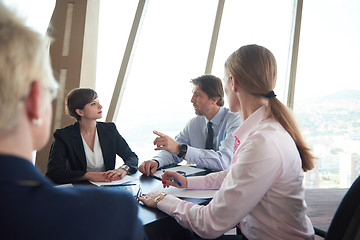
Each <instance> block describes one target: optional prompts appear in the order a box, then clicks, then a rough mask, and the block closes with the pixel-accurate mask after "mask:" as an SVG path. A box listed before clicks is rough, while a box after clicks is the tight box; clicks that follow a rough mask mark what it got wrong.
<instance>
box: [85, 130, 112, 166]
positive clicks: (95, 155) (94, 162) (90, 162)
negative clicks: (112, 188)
mask: <svg viewBox="0 0 360 240" xmlns="http://www.w3.org/2000/svg"><path fill="white" fill-rule="evenodd" d="M81 139H82V141H83V145H84V150H85V156H86V164H87V169H86V170H87V171H88V172H105V170H106V169H105V165H104V158H103V155H102V150H101V146H100V142H99V136H98V133H97V129H96V130H95V139H94V151H92V150H91V149H90V148H89V146H88V145H87V143H86V141H85V139H84V138H83V136H82V135H81Z"/></svg>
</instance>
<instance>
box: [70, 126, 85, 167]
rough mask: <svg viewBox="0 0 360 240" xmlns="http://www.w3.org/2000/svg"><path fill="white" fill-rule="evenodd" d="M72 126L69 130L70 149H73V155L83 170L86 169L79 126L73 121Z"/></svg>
mask: <svg viewBox="0 0 360 240" xmlns="http://www.w3.org/2000/svg"><path fill="white" fill-rule="evenodd" d="M73 126H74V129H73V131H72V132H71V137H70V144H71V145H72V149H73V150H74V154H75V157H76V158H77V160H78V161H79V162H80V164H81V167H82V168H83V169H84V170H86V168H87V163H86V155H85V150H84V144H83V141H82V139H81V134H80V126H79V123H78V122H77V123H75V124H74V125H73Z"/></svg>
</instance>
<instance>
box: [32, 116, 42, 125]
mask: <svg viewBox="0 0 360 240" xmlns="http://www.w3.org/2000/svg"><path fill="white" fill-rule="evenodd" d="M42 123H43V120H42V118H38V119H36V118H34V119H32V124H34V125H35V126H36V127H39V126H41V125H42Z"/></svg>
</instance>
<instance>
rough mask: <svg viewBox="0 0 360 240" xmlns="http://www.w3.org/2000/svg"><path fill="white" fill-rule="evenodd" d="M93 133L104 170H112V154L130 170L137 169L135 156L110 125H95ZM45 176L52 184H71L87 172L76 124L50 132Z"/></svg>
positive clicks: (112, 124)
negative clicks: (50, 141) (95, 134)
mask: <svg viewBox="0 0 360 240" xmlns="http://www.w3.org/2000/svg"><path fill="white" fill-rule="evenodd" d="M96 128H97V133H98V136H99V142H100V146H101V150H102V154H103V158H104V165H105V169H106V171H108V170H112V169H114V168H115V161H116V154H117V155H119V156H120V157H121V158H122V159H123V160H124V162H125V164H126V165H128V166H129V167H130V171H131V172H132V173H134V172H136V170H137V168H138V157H137V156H136V154H135V153H134V152H133V151H131V149H130V147H129V145H128V144H127V143H126V141H125V139H124V138H123V137H121V135H120V134H119V132H118V131H117V129H116V126H115V124H114V123H105V122H97V124H96ZM54 138H55V139H54V142H53V143H52V146H51V149H50V154H49V161H48V165H47V171H46V176H47V177H49V178H50V179H51V180H53V181H54V182H55V183H74V182H76V181H79V178H81V177H82V176H83V175H84V174H85V173H86V172H87V171H86V169H87V164H86V156H85V150H84V145H83V141H82V139H81V134H80V127H79V123H78V122H76V123H75V124H74V125H70V126H67V127H65V128H61V129H57V130H56V131H55V133H54Z"/></svg>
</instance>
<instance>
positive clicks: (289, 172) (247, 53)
mask: <svg viewBox="0 0 360 240" xmlns="http://www.w3.org/2000/svg"><path fill="white" fill-rule="evenodd" d="M276 71H277V69H276V61H275V58H274V56H273V54H272V53H271V52H270V51H269V50H268V49H266V48H264V47H261V46H258V45H248V46H243V47H241V48H240V49H238V50H237V51H235V52H234V53H233V54H231V55H230V57H229V58H228V59H227V61H226V63H225V77H224V84H225V93H226V95H227V98H228V101H229V105H230V110H231V111H232V112H239V113H240V115H241V116H242V118H243V120H244V122H243V124H242V125H241V126H240V127H239V128H238V129H237V130H236V131H235V132H234V134H233V135H234V138H235V144H234V156H233V159H232V164H231V166H230V169H229V170H225V171H222V172H218V173H213V174H209V175H207V176H201V177H189V178H185V177H183V176H181V175H180V174H177V173H174V172H165V174H164V176H163V184H164V187H168V186H175V187H179V185H177V184H176V181H173V180H172V179H173V178H176V179H177V180H179V181H180V182H181V185H182V187H184V188H191V189H219V190H218V191H217V192H216V194H215V196H214V198H213V199H212V201H211V202H210V203H209V204H208V205H206V206H200V205H196V204H192V203H189V202H186V201H183V200H180V199H178V198H176V197H174V196H171V195H166V194H164V193H159V192H153V193H150V194H146V195H143V196H141V197H140V198H139V200H140V201H143V202H144V203H145V204H146V205H148V206H151V207H158V208H159V209H160V210H162V211H164V212H166V213H168V214H169V215H171V216H173V217H174V218H175V219H176V220H177V221H178V222H179V223H180V224H181V225H182V226H184V227H185V228H188V229H191V230H193V231H194V232H195V233H197V234H198V235H199V236H201V237H204V238H216V237H219V236H221V235H222V234H224V233H225V232H227V231H228V230H229V229H231V228H233V227H234V226H236V225H237V226H239V227H240V229H241V232H242V235H243V236H237V238H236V239H249V240H253V239H267V240H269V239H284V240H285V239H313V238H314V230H313V227H312V224H311V222H310V220H309V218H308V217H307V216H306V204H305V201H304V189H303V186H302V182H303V172H304V171H308V170H310V169H312V168H313V156H312V154H311V153H310V150H309V148H308V147H307V146H306V144H305V142H304V141H303V139H302V137H301V134H300V132H299V130H298V128H297V126H296V124H295V121H294V119H293V117H292V116H291V114H290V112H289V110H288V109H287V108H286V106H284V105H283V104H282V103H281V102H280V101H279V100H278V99H277V98H276V95H275V93H274V91H273V90H274V88H275V83H276V75H277V73H276ZM222 238H224V239H227V237H226V236H222V237H220V238H219V239H222Z"/></svg>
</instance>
